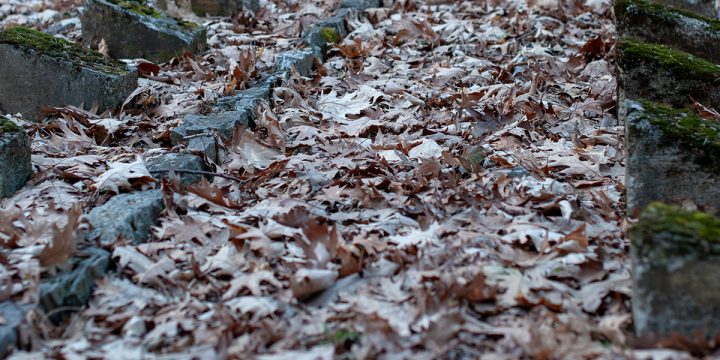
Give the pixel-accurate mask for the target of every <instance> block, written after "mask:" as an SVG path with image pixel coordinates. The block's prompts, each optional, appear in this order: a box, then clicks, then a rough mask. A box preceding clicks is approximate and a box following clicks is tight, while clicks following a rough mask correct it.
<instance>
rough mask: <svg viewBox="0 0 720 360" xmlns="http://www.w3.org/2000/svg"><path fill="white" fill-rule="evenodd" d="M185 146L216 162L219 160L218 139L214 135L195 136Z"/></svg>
mask: <svg viewBox="0 0 720 360" xmlns="http://www.w3.org/2000/svg"><path fill="white" fill-rule="evenodd" d="M185 148H186V149H187V150H188V151H191V152H198V153H201V154H203V155H205V156H207V158H209V159H210V161H212V162H214V163H218V162H219V159H218V146H217V141H216V140H215V136H213V135H203V136H193V137H192V138H190V140H189V141H188V142H187V146H186V147H185Z"/></svg>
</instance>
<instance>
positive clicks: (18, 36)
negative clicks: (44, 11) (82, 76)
mask: <svg viewBox="0 0 720 360" xmlns="http://www.w3.org/2000/svg"><path fill="white" fill-rule="evenodd" d="M0 44H10V45H13V46H15V47H17V48H19V49H22V50H23V51H34V52H37V53H39V54H43V55H47V56H51V57H54V58H59V59H64V60H68V61H71V62H73V63H76V64H78V65H80V66H87V67H89V68H92V69H95V70H98V71H101V72H105V73H109V74H126V73H127V72H128V71H129V69H128V67H127V66H126V65H125V64H124V63H122V62H120V61H116V60H111V59H106V58H105V57H103V56H102V54H100V53H99V52H97V51H94V50H88V49H85V48H83V47H82V46H80V45H77V44H73V43H71V42H69V41H66V40H63V39H60V38H56V37H54V36H52V35H50V34H46V33H43V32H40V31H37V30H33V29H28V28H23V27H17V28H12V29H9V30H5V31H3V32H0Z"/></svg>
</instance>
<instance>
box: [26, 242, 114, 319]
mask: <svg viewBox="0 0 720 360" xmlns="http://www.w3.org/2000/svg"><path fill="white" fill-rule="evenodd" d="M83 252H84V254H83V256H75V257H73V258H71V259H70V260H69V261H70V262H71V266H72V268H71V270H69V271H65V272H62V273H59V274H58V275H56V276H53V277H50V278H47V279H41V281H40V295H39V298H40V306H41V307H42V309H43V311H45V312H46V313H52V315H50V319H51V320H53V321H54V322H55V323H58V322H60V321H62V319H63V318H64V317H65V316H64V315H65V312H66V311H67V310H63V309H61V308H66V307H67V308H77V307H81V306H84V305H85V304H87V302H88V300H90V297H91V296H92V294H93V289H94V288H95V281H96V280H97V279H99V278H101V277H103V275H105V273H106V272H107V270H108V267H109V266H110V253H109V252H107V251H105V250H103V249H99V248H88V249H85V251H83ZM56 310H60V311H56ZM73 310H75V309H73Z"/></svg>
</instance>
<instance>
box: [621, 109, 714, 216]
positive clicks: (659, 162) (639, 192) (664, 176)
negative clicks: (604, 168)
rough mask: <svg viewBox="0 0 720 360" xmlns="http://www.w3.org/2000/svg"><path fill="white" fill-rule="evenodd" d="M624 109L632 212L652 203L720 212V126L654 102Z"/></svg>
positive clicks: (628, 198) (627, 172)
mask: <svg viewBox="0 0 720 360" xmlns="http://www.w3.org/2000/svg"><path fill="white" fill-rule="evenodd" d="M623 109H624V111H623V113H624V114H625V115H624V117H625V119H624V120H625V127H626V139H627V140H626V141H627V150H626V154H627V155H626V156H627V160H626V163H625V170H626V179H625V182H626V184H625V186H626V188H627V207H628V213H629V214H633V213H634V212H636V211H639V210H642V209H643V208H644V207H645V206H647V205H648V204H650V203H651V202H653V201H663V202H666V203H676V204H678V203H681V202H683V201H687V200H690V201H692V202H694V203H695V204H697V205H700V206H704V207H713V208H716V209H720V123H719V122H717V121H714V120H706V119H703V118H700V117H699V116H697V115H695V114H694V113H692V112H691V111H689V110H677V109H673V108H670V107H668V106H665V105H659V104H656V103H652V102H650V101H631V100H626V101H625V103H624V105H623Z"/></svg>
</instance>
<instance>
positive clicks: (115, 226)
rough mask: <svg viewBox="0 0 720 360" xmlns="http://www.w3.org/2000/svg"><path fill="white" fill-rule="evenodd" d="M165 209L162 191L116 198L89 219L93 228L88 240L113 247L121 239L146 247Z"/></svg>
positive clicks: (93, 211)
mask: <svg viewBox="0 0 720 360" xmlns="http://www.w3.org/2000/svg"><path fill="white" fill-rule="evenodd" d="M164 206H165V205H164V204H163V196H162V192H160V190H147V191H137V192H133V193H129V194H120V195H115V196H114V197H112V198H111V199H110V200H108V201H107V202H106V203H105V204H102V205H100V206H98V207H96V208H94V209H92V210H91V211H90V213H89V214H88V215H87V219H88V222H89V223H90V225H92V227H93V229H92V230H91V231H90V232H89V233H88V239H90V240H96V239H97V240H98V241H99V242H100V244H101V245H103V246H111V245H113V244H115V243H116V242H117V240H118V239H119V238H123V239H125V240H129V241H132V242H133V243H136V244H137V243H142V242H144V241H146V240H147V238H148V236H149V235H150V228H151V227H152V226H154V225H155V224H157V220H158V217H159V216H160V212H161V211H162V210H163V208H164Z"/></svg>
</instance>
